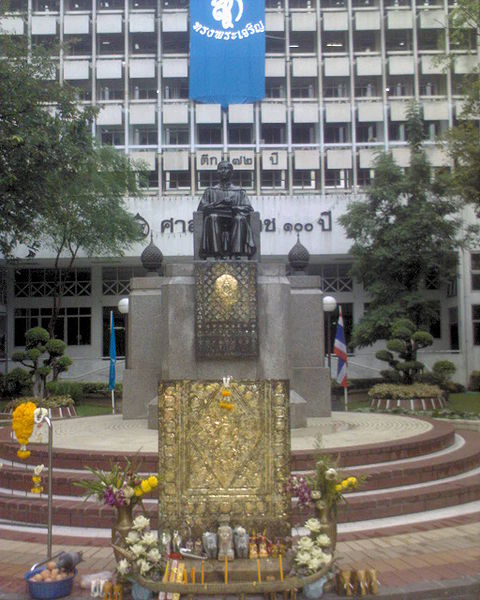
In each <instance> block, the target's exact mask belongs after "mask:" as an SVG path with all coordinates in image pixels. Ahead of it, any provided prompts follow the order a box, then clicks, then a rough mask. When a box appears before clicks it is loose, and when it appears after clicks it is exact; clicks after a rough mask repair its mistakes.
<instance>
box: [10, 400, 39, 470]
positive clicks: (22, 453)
mask: <svg viewBox="0 0 480 600" xmlns="http://www.w3.org/2000/svg"><path fill="white" fill-rule="evenodd" d="M36 409H37V406H36V405H35V404H34V403H33V402H23V403H22V404H20V405H19V406H17V408H16V409H15V410H14V411H13V415H12V429H13V431H14V432H15V436H16V438H17V440H18V443H19V444H20V450H18V451H17V456H18V458H20V459H21V460H26V459H27V458H28V457H29V456H30V450H27V444H28V442H29V441H30V437H31V435H32V433H33V426H34V418H33V414H34V412H35V410H36Z"/></svg>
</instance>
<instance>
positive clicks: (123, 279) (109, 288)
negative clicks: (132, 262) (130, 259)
mask: <svg viewBox="0 0 480 600" xmlns="http://www.w3.org/2000/svg"><path fill="white" fill-rule="evenodd" d="M144 276H145V269H142V267H103V268H102V293H103V295H104V296H123V295H128V294H129V293H130V279H131V278H132V277H144Z"/></svg>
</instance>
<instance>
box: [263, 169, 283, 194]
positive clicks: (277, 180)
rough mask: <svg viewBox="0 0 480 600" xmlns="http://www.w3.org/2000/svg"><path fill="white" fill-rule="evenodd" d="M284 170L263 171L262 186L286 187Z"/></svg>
mask: <svg viewBox="0 0 480 600" xmlns="http://www.w3.org/2000/svg"><path fill="white" fill-rule="evenodd" d="M284 173H285V172H284V171H262V174H261V186H262V188H268V189H274V190H275V189H278V190H283V189H285V180H284V177H282V175H284Z"/></svg>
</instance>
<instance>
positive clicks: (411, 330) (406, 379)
mask: <svg viewBox="0 0 480 600" xmlns="http://www.w3.org/2000/svg"><path fill="white" fill-rule="evenodd" d="M391 336H392V337H391V338H390V339H389V340H388V341H387V349H386V350H379V351H378V352H376V354H375V356H376V358H378V360H382V361H384V362H387V363H388V365H389V366H390V369H388V370H384V371H382V376H383V377H384V379H386V380H387V381H390V382H392V383H395V382H399V383H404V384H407V385H409V384H412V383H413V382H414V381H416V379H417V378H418V376H419V374H420V373H421V372H422V371H423V369H424V367H425V365H424V364H423V363H421V362H420V361H418V360H417V352H418V350H420V349H421V348H426V347H427V346H431V345H432V344H433V336H432V335H430V334H429V333H428V332H427V331H416V327H415V325H414V323H413V322H412V321H410V320H409V319H396V320H395V321H394V322H393V323H392V328H391ZM396 355H398V356H396Z"/></svg>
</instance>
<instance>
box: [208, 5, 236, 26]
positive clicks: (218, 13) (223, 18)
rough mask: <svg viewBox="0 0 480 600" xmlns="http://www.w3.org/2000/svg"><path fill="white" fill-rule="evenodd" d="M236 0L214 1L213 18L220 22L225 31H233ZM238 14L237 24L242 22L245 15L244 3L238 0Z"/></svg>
mask: <svg viewBox="0 0 480 600" xmlns="http://www.w3.org/2000/svg"><path fill="white" fill-rule="evenodd" d="M233 4H234V0H212V6H213V10H212V17H213V18H214V19H215V21H220V22H221V24H222V27H223V28H224V29H233V22H232V9H233ZM236 4H237V8H238V12H237V16H236V17H235V22H238V21H240V19H241V18H242V15H243V1H242V0H236Z"/></svg>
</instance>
